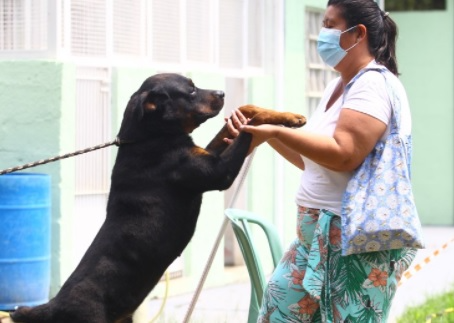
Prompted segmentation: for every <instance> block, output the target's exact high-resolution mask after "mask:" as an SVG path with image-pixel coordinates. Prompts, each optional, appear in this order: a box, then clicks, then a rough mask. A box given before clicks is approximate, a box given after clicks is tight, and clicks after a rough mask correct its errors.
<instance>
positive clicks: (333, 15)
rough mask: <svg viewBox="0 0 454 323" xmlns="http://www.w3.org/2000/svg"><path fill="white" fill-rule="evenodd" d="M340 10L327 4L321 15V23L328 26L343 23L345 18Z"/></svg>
mask: <svg viewBox="0 0 454 323" xmlns="http://www.w3.org/2000/svg"><path fill="white" fill-rule="evenodd" d="M340 13H341V11H340V10H339V9H338V8H337V7H335V6H328V7H327V8H326V10H325V15H324V17H323V24H324V25H329V26H339V25H345V20H344V18H343V17H342V16H341V14H340Z"/></svg>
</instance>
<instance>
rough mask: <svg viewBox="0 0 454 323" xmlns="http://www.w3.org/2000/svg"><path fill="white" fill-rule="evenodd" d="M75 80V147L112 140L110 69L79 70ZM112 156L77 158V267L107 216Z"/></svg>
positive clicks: (97, 154)
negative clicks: (110, 159)
mask: <svg viewBox="0 0 454 323" xmlns="http://www.w3.org/2000/svg"><path fill="white" fill-rule="evenodd" d="M76 78H77V80H76V96H75V98H76V115H75V119H76V138H75V140H76V148H77V149H79V148H87V147H91V146H94V145H97V144H100V143H104V142H107V141H110V140H111V133H110V112H109V111H110V81H109V80H110V73H109V70H108V69H107V68H89V67H85V68H84V67H78V68H77V70H76ZM110 154H111V150H110V149H109V148H105V149H100V150H96V151H93V152H90V153H88V154H83V155H80V156H77V157H75V158H76V159H75V193H76V195H75V201H74V214H75V215H76V216H75V217H74V220H73V237H74V239H73V255H74V257H73V261H74V264H77V263H78V262H79V260H80V258H81V257H82V256H83V254H84V253H85V251H86V250H87V248H88V246H89V245H90V243H91V242H92V240H93V238H94V237H95V235H96V233H97V232H98V230H99V228H100V227H101V225H102V223H103V221H104V219H105V216H106V205H107V198H108V191H109V185H110V181H109V178H110V167H109V164H110V161H109V156H110ZM81 232H83V234H81Z"/></svg>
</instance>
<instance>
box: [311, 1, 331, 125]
mask: <svg viewBox="0 0 454 323" xmlns="http://www.w3.org/2000/svg"><path fill="white" fill-rule="evenodd" d="M322 20H323V11H318V10H315V9H314V10H308V11H306V44H305V45H306V65H307V71H306V75H307V76H306V97H307V108H308V115H309V116H310V115H311V114H312V112H314V110H315V109H316V108H317V106H318V104H319V102H320V98H321V97H322V94H323V90H324V89H325V87H326V85H327V84H328V82H329V81H331V80H332V79H334V78H335V77H337V76H338V73H337V72H336V71H334V70H333V69H332V68H331V67H329V66H328V65H326V64H325V63H324V62H323V61H322V59H321V58H320V56H319V55H318V51H317V38H318V33H319V32H320V28H321V27H322Z"/></svg>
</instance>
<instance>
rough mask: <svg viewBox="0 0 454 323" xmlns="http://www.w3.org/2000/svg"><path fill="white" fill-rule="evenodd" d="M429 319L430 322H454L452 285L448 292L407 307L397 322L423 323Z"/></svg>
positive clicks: (453, 291)
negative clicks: (420, 303)
mask: <svg viewBox="0 0 454 323" xmlns="http://www.w3.org/2000/svg"><path fill="white" fill-rule="evenodd" d="M446 310H448V311H446ZM445 311H446V312H445ZM429 319H431V322H432V323H440V322H443V323H454V287H453V288H452V289H451V290H450V291H449V292H446V293H444V294H441V295H436V296H433V297H430V298H428V299H427V300H426V302H425V303H424V304H422V305H419V306H414V307H409V308H408V309H407V310H406V311H405V312H404V313H403V314H402V315H401V316H400V317H399V318H398V319H397V323H418V322H421V323H424V322H429Z"/></svg>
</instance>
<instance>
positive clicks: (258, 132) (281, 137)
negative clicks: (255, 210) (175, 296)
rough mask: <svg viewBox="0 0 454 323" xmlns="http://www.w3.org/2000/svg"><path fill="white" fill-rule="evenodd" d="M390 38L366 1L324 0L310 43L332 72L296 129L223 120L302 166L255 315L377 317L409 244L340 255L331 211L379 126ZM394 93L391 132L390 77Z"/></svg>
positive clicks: (385, 101)
mask: <svg viewBox="0 0 454 323" xmlns="http://www.w3.org/2000/svg"><path fill="white" fill-rule="evenodd" d="M396 36H397V27H396V25H395V23H394V22H393V21H392V19H391V18H390V17H389V16H388V13H385V12H383V11H382V10H381V9H380V8H379V7H378V6H377V4H376V3H375V2H374V1H372V0H330V1H328V6H327V9H326V12H325V15H324V20H323V28H322V29H321V31H320V35H319V39H318V50H319V54H320V56H321V57H322V59H323V60H324V61H325V63H327V64H328V65H330V66H332V67H333V68H334V69H335V70H337V71H338V72H339V73H340V77H339V78H337V79H335V80H333V81H332V82H331V83H329V84H328V86H327V87H326V90H325V92H324V94H323V97H322V99H321V102H320V104H319V107H318V109H317V110H316V112H315V113H314V114H313V116H311V119H310V120H309V122H308V124H307V125H306V126H305V127H304V128H303V129H302V130H295V129H289V128H285V127H279V126H273V125H261V126H256V127H253V126H247V125H246V124H247V120H246V118H245V117H244V116H243V115H242V114H241V113H240V112H239V111H235V112H234V113H233V114H232V118H231V119H230V120H228V126H229V129H230V132H231V133H232V134H233V135H238V133H239V131H246V132H249V133H251V134H252V135H253V142H252V144H251V149H252V148H253V147H256V146H257V145H259V144H261V143H263V142H265V141H266V142H268V143H269V144H270V145H271V146H272V147H273V148H274V149H275V150H276V151H277V152H279V153H280V154H281V155H282V156H284V157H285V158H286V159H287V160H288V161H290V162H291V163H293V164H294V165H295V166H297V167H299V168H300V169H302V170H304V172H303V173H302V176H301V182H300V187H299V189H298V192H297V194H296V203H297V206H298V217H297V236H298V237H297V239H296V240H295V241H294V242H293V243H292V245H291V246H290V248H289V250H288V251H287V253H286V254H285V255H284V257H283V259H282V260H281V262H280V264H279V265H278V266H277V268H276V269H275V271H274V273H273V275H272V277H271V278H270V280H269V283H268V286H267V289H266V292H265V295H264V299H263V302H262V308H261V311H260V317H259V322H320V321H323V322H361V323H363V322H386V319H387V316H388V313H389V309H390V306H391V300H392V298H393V296H394V294H395V291H396V288H397V282H398V280H399V278H400V276H401V274H402V272H403V271H404V270H406V269H407V268H408V266H409V265H410V263H411V261H412V260H413V258H414V256H415V253H416V251H415V250H414V249H405V248H404V249H394V250H386V251H379V252H370V253H362V254H353V255H349V256H341V235H340V232H341V218H340V214H341V206H342V196H343V194H344V192H345V189H346V186H347V183H348V181H349V179H350V178H351V177H352V174H353V171H354V170H355V169H356V168H357V167H358V166H360V165H361V163H362V162H363V161H364V159H365V158H366V156H367V155H368V154H369V153H370V152H371V151H372V150H373V148H374V147H375V145H376V144H377V142H379V141H380V140H385V138H386V136H387V135H388V133H389V125H390V118H391V111H392V106H391V102H390V97H389V94H388V92H387V87H386V83H385V78H384V77H383V75H382V74H381V73H380V72H377V71H376V70H373V69H376V68H383V67H386V68H387V69H388V70H389V71H390V72H391V73H388V74H389V75H391V77H394V78H395V77H396V76H397V75H398V69H397V62H396V57H395V43H396ZM366 70H367V72H364V71H366ZM362 72H364V73H362ZM359 75H360V76H359ZM355 76H359V77H356V78H355ZM349 83H350V84H349ZM347 85H348V93H347V94H345V93H344V90H345V89H346V87H347ZM397 95H398V96H399V99H400V102H401V105H402V106H401V120H402V121H401V131H402V132H403V133H406V134H410V131H411V119H410V110H409V106H408V101H407V98H406V94H405V90H404V88H403V87H402V86H401V84H400V83H399V87H398V88H397ZM226 140H227V139H226ZM322 223H325V224H322ZM323 225H324V226H323ZM323 233H325V236H326V237H327V239H323ZM326 240H328V241H326Z"/></svg>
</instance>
